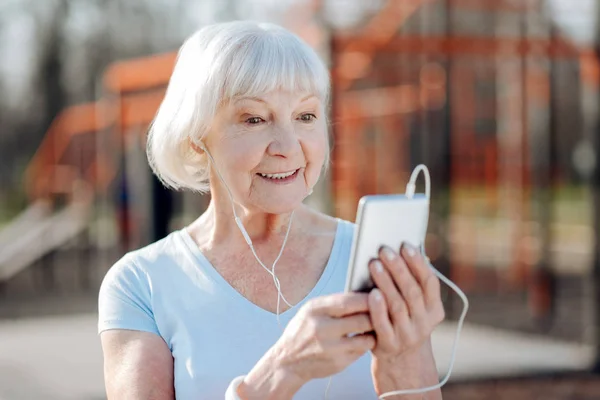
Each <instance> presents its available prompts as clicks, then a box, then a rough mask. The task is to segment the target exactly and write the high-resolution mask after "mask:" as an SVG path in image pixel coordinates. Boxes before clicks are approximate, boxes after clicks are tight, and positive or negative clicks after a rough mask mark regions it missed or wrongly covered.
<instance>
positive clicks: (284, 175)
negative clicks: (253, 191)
mask: <svg viewBox="0 0 600 400" xmlns="http://www.w3.org/2000/svg"><path fill="white" fill-rule="evenodd" d="M295 172H296V171H295V170H294V171H291V172H283V173H281V174H260V176H262V177H264V178H269V179H283V178H287V177H288V176H292V175H294V173H295Z"/></svg>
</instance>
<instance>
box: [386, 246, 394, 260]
mask: <svg viewBox="0 0 600 400" xmlns="http://www.w3.org/2000/svg"><path fill="white" fill-rule="evenodd" d="M383 257H385V259H386V260H387V261H394V258H396V254H394V252H393V251H392V250H391V249H390V248H389V247H384V248H383Z"/></svg>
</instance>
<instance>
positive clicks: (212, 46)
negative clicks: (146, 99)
mask: <svg viewBox="0 0 600 400" xmlns="http://www.w3.org/2000/svg"><path fill="white" fill-rule="evenodd" d="M276 89H283V90H289V91H298V92H307V93H311V94H314V95H316V96H318V97H319V98H320V99H321V100H322V101H323V102H324V103H327V101H328V97H329V90H330V80H329V72H328V70H327V67H326V66H325V65H324V63H323V61H322V60H321V59H320V58H319V56H318V55H317V54H316V52H315V51H314V50H313V49H312V48H310V46H308V45H307V44H306V43H305V42H303V41H302V40H301V39H300V38H298V37H297V36H296V35H294V34H293V33H291V32H289V31H288V30H286V29H284V28H282V27H280V26H277V25H273V24H266V23H257V22H249V21H236V22H227V23H220V24H214V25H210V26H206V27H204V28H202V29H200V30H199V31H197V32H196V33H194V34H193V35H192V36H190V37H189V38H188V39H187V40H186V41H185V43H184V44H183V46H182V47H181V48H180V50H179V53H178V56H177V62H176V65H175V69H174V71H173V74H172V76H171V79H170V81H169V85H168V87H167V91H166V94H165V97H164V99H163V101H162V103H161V105H160V108H159V109H158V112H157V114H156V116H155V118H154V121H153V122H152V125H151V126H150V130H149V134H148V143H147V155H148V161H149V163H150V166H151V168H152V170H153V171H154V173H155V174H156V176H158V178H159V179H160V180H161V181H162V182H163V183H164V184H165V185H166V186H169V187H171V188H173V189H177V190H179V189H191V190H193V191H198V192H206V191H208V189H209V183H208V178H209V167H208V162H207V159H206V156H205V155H204V154H199V153H198V152H196V151H195V150H194V149H193V147H192V146H191V143H190V141H191V142H192V143H198V141H199V140H201V139H202V138H203V137H204V135H205V134H206V133H207V131H208V129H209V128H210V124H211V123H212V121H213V119H214V117H215V114H216V112H217V111H218V108H219V106H220V105H222V104H224V103H226V102H227V101H228V100H231V99H233V98H236V97H245V96H260V95H262V94H265V93H268V92H270V91H272V90H276ZM326 164H327V162H326Z"/></svg>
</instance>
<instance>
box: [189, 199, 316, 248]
mask: <svg viewBox="0 0 600 400" xmlns="http://www.w3.org/2000/svg"><path fill="white" fill-rule="evenodd" d="M236 214H237V216H238V217H239V218H240V221H241V222H242V225H243V226H244V228H245V230H246V232H247V233H248V235H249V236H250V238H251V240H252V242H253V243H254V244H255V245H260V244H266V243H273V244H276V243H277V244H278V245H281V243H282V241H283V239H284V237H285V235H286V233H287V230H288V226H289V224H290V222H291V224H292V226H291V227H290V237H292V236H293V234H294V231H296V232H298V231H299V230H302V225H303V222H305V221H306V219H307V218H306V217H307V216H308V214H310V210H308V209H307V207H306V206H305V205H301V206H300V207H298V208H297V209H296V210H295V211H294V213H293V214H294V215H293V216H292V213H291V212H290V213H285V214H271V213H265V212H252V211H249V210H246V209H243V208H242V207H241V206H239V205H236ZM189 232H190V234H191V235H192V236H193V237H194V239H195V241H196V242H197V243H198V245H199V246H200V247H201V248H204V249H210V248H212V247H213V246H214V245H215V244H217V243H218V244H219V245H220V246H221V245H226V246H227V247H228V248H230V249H231V250H233V251H235V250H237V249H243V248H247V246H248V244H247V243H246V241H245V239H244V236H243V234H242V233H241V231H240V229H239V227H238V226H237V224H236V222H235V216H234V214H233V210H232V208H231V202H230V201H229V199H227V200H226V201H219V200H218V199H215V198H213V199H211V202H210V204H209V206H208V208H207V210H206V211H205V212H204V213H203V214H202V215H201V216H200V217H199V218H198V219H197V220H196V221H194V222H193V223H192V224H191V225H190V227H189Z"/></svg>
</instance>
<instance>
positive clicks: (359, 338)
mask: <svg viewBox="0 0 600 400" xmlns="http://www.w3.org/2000/svg"><path fill="white" fill-rule="evenodd" d="M375 343H376V341H375V338H374V337H373V335H370V334H363V335H356V336H352V337H344V338H342V348H343V350H344V351H345V352H348V353H360V354H362V353H364V352H366V351H369V350H373V349H374V348H375Z"/></svg>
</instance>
